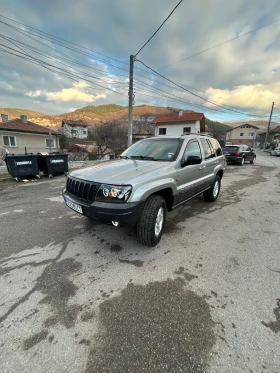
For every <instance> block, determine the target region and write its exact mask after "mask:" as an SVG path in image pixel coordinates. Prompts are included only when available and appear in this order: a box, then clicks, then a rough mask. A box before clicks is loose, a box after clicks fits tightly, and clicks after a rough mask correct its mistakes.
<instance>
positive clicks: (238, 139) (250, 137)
mask: <svg viewBox="0 0 280 373" xmlns="http://www.w3.org/2000/svg"><path fill="white" fill-rule="evenodd" d="M258 129H259V128H258V127H256V126H253V125H252V124H248V123H244V124H241V125H240V126H237V127H233V128H231V129H230V130H227V134H226V142H232V143H233V144H244V145H247V146H254V142H255V139H256V135H257V130H258Z"/></svg>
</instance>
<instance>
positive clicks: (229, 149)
mask: <svg viewBox="0 0 280 373" xmlns="http://www.w3.org/2000/svg"><path fill="white" fill-rule="evenodd" d="M238 150H239V147H238V146H225V147H224V148H223V152H224V153H226V152H236V151H238Z"/></svg>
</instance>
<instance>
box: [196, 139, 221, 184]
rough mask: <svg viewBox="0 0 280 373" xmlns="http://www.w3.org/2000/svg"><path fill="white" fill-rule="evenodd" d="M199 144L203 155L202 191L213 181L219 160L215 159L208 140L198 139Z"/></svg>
mask: <svg viewBox="0 0 280 373" xmlns="http://www.w3.org/2000/svg"><path fill="white" fill-rule="evenodd" d="M200 143H201V145H202V149H203V153H204V166H205V168H204V177H205V178H204V189H206V188H208V187H209V185H211V183H212V182H213V181H214V178H215V173H214V171H215V167H216V164H217V163H219V160H218V159H217V158H216V154H215V151H214V149H213V147H212V145H211V142H210V140H208V139H206V138H202V137H201V138H200Z"/></svg>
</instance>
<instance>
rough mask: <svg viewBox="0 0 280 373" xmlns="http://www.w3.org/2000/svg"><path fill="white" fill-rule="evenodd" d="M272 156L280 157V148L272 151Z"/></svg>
mask: <svg viewBox="0 0 280 373" xmlns="http://www.w3.org/2000/svg"><path fill="white" fill-rule="evenodd" d="M270 155H275V156H276V157H279V156H280V148H275V149H274V150H271V152H270Z"/></svg>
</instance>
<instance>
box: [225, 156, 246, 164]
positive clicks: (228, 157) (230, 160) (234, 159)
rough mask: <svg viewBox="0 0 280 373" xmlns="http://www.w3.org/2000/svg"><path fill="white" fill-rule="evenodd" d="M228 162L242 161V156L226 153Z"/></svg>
mask: <svg viewBox="0 0 280 373" xmlns="http://www.w3.org/2000/svg"><path fill="white" fill-rule="evenodd" d="M225 157H226V160H227V162H228V163H240V162H241V159H242V157H238V156H234V155H233V156H229V155H225Z"/></svg>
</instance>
